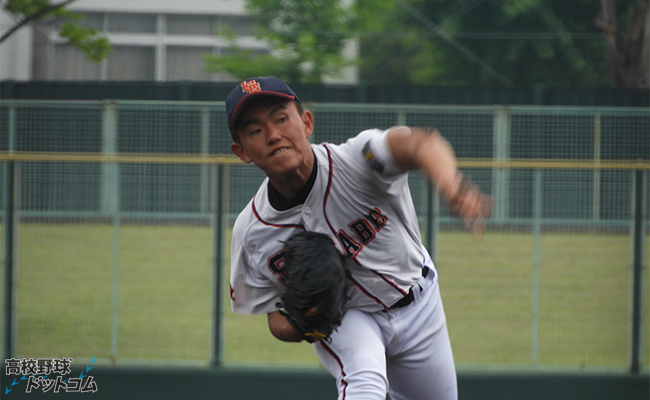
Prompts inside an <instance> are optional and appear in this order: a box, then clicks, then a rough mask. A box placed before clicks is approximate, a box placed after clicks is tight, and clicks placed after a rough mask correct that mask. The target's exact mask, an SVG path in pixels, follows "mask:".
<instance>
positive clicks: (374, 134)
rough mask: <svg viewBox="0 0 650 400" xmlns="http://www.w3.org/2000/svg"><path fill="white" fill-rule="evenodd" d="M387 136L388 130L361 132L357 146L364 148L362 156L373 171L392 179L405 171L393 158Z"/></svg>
mask: <svg viewBox="0 0 650 400" xmlns="http://www.w3.org/2000/svg"><path fill="white" fill-rule="evenodd" d="M387 134H388V130H385V131H380V130H378V129H372V130H369V131H364V132H361V133H360V134H359V135H358V137H357V139H358V140H359V144H357V146H359V145H361V146H362V147H361V154H363V159H364V160H365V162H366V163H368V165H369V166H370V168H371V169H373V170H375V171H376V172H377V173H379V174H380V175H382V176H384V177H386V178H391V177H395V176H397V175H401V174H403V173H405V171H403V170H402V169H401V168H400V167H399V166H398V165H397V162H395V158H393V153H392V152H391V150H390V147H389V146H388V140H387V139H386V135H387Z"/></svg>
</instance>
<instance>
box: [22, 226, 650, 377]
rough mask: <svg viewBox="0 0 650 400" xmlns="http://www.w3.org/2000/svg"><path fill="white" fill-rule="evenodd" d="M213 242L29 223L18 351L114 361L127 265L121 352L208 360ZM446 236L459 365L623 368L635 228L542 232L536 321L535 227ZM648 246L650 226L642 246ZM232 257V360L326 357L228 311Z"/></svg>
mask: <svg viewBox="0 0 650 400" xmlns="http://www.w3.org/2000/svg"><path fill="white" fill-rule="evenodd" d="M211 243H212V236H211V230H210V228H207V227H188V226H144V225H123V226H121V228H120V230H119V246H118V247H117V248H114V244H113V228H112V226H111V225H98V224H31V223H30V224H27V223H23V224H21V225H19V229H18V282H17V285H18V286H17V287H18V292H17V315H18V317H17V325H18V336H17V354H18V356H20V357H63V356H66V357H74V358H81V359H84V358H90V356H93V357H99V358H100V359H101V360H104V361H105V362H108V360H110V358H111V356H112V348H113V345H112V343H113V340H114V336H113V335H112V327H113V321H114V319H113V318H114V315H115V313H114V309H113V302H112V298H113V280H114V272H115V267H116V266H118V267H119V268H118V284H119V285H118V291H117V294H118V303H117V335H116V349H117V351H116V356H117V362H118V363H120V362H131V361H136V362H138V361H147V362H148V361H156V362H160V361H162V362H165V361H171V362H177V361H183V362H186V361H187V362H196V363H198V364H205V363H208V362H209V358H210V352H211V350H210V349H211V342H212V336H211V326H212V315H213V310H212V297H213V292H212V285H213V283H212V282H213V280H214V276H213V271H212V267H211V257H212V249H211ZM439 246H440V250H439V251H438V258H439V260H438V262H437V267H438V270H439V276H440V286H441V290H442V295H443V300H444V304H445V309H446V312H447V319H448V324H449V331H450V335H451V339H452V345H453V348H454V354H455V358H456V362H457V364H458V365H459V366H463V365H466V366H476V365H481V366H509V365H510V366H520V365H532V364H533V359H535V362H536V363H537V365H539V366H549V367H555V366H560V367H575V368H583V367H606V368H621V367H625V366H626V365H627V363H628V362H629V360H628V351H629V350H628V348H629V336H630V334H629V331H630V324H629V303H630V294H629V288H630V266H629V265H630V238H629V236H627V235H597V234H570V233H553V234H544V235H542V237H541V247H540V249H541V251H540V266H539V270H538V273H539V286H538V290H539V291H538V293H539V309H538V310H539V314H538V318H537V320H536V321H537V322H536V326H537V332H536V333H535V332H534V331H533V326H534V318H533V303H534V297H533V293H534V292H535V289H534V277H535V268H534V267H535V266H534V263H533V237H532V236H531V235H530V234H522V233H488V234H486V236H485V237H484V239H483V241H482V242H481V243H477V242H476V241H475V240H474V238H473V236H472V235H470V234H468V233H444V232H443V233H441V234H440V238H439ZM649 248H650V241H649V240H646V254H647V253H648V252H650V251H648V249H649ZM226 249H227V250H229V243H226ZM228 253H229V251H226V254H228ZM114 254H119V257H117V259H114V257H113V255H114ZM228 264H229V260H226V264H225V265H226V268H225V270H224V271H223V282H224V288H223V289H224V290H223V310H222V311H223V337H224V350H223V358H224V362H226V363H231V364H235V363H255V364H300V365H305V366H312V365H313V366H317V365H318V361H317V359H316V357H315V356H314V355H313V352H312V350H311V347H310V346H309V345H307V344H304V343H301V344H286V343H282V342H279V341H277V340H275V339H273V338H272V336H271V335H270V333H269V332H268V329H267V327H266V316H241V315H235V314H234V313H232V312H231V311H230V304H229V301H228V289H227V284H228V271H227V269H228V268H227V265H228ZM648 275H649V274H647V273H646V274H645V290H644V293H646V294H647V293H648V290H647V289H648V287H650V285H648V282H649V279H648ZM645 305H648V298H647V297H646V298H645ZM648 308H649V307H645V314H644V321H648V320H649V318H648ZM648 325H649V324H647V323H646V324H645V326H644V343H645V348H644V353H645V356H644V360H643V363H644V365H645V366H646V367H647V366H648V351H649V349H648V338H649V336H648ZM534 337H536V338H537V339H536V348H535V349H534V347H533V338H534ZM534 350H535V351H534Z"/></svg>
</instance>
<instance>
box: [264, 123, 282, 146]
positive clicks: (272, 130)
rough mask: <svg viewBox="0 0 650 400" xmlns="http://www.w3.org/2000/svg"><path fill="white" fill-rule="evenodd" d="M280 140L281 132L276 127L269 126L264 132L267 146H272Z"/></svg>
mask: <svg viewBox="0 0 650 400" xmlns="http://www.w3.org/2000/svg"><path fill="white" fill-rule="evenodd" d="M281 138H282V131H281V130H280V128H278V127H277V126H273V125H271V126H269V128H268V129H267V130H266V141H267V143H269V144H273V143H275V142H277V141H278V140H280V139H281Z"/></svg>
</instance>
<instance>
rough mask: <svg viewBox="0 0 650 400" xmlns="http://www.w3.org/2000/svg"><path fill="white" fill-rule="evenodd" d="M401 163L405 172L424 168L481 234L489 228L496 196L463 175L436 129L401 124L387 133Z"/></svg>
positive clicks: (448, 200)
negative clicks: (486, 227)
mask: <svg viewBox="0 0 650 400" xmlns="http://www.w3.org/2000/svg"><path fill="white" fill-rule="evenodd" d="M386 140H387V142H388V147H389V148H390V150H391V153H392V155H393V158H394V160H395V162H396V163H397V165H398V166H399V167H400V168H402V170H404V171H411V170H422V171H423V172H424V173H425V174H426V175H427V177H428V178H429V180H431V182H433V183H434V184H435V185H436V187H437V188H438V190H440V192H441V193H442V195H443V196H444V197H445V199H446V201H447V202H448V203H449V204H450V205H451V207H452V208H453V209H454V210H455V211H456V212H457V213H458V215H459V216H460V217H461V218H463V219H464V221H465V225H466V226H467V227H468V228H469V229H471V230H472V231H473V232H474V233H475V234H477V235H478V236H480V235H482V233H483V231H484V230H485V223H484V218H486V217H489V215H490V214H491V212H492V198H491V197H490V196H486V195H485V194H483V193H482V192H481V190H480V188H479V187H478V186H477V185H475V184H473V183H471V182H469V180H467V179H464V178H463V174H462V173H461V172H460V171H459V170H458V167H457V163H456V155H455V153H454V149H453V148H452V146H451V144H450V143H449V142H448V141H447V139H445V138H444V137H443V136H442V135H441V134H440V132H438V131H437V130H435V129H423V128H413V127H407V126H400V127H395V128H392V129H391V130H390V131H389V132H388V134H387V135H386Z"/></svg>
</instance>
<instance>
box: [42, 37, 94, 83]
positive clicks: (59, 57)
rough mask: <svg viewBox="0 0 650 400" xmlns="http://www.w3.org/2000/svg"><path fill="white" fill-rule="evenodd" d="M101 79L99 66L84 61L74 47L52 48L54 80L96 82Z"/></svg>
mask: <svg viewBox="0 0 650 400" xmlns="http://www.w3.org/2000/svg"><path fill="white" fill-rule="evenodd" d="M100 78H101V64H100V63H96V62H92V61H88V60H86V56H85V55H84V54H83V53H82V52H81V51H80V50H79V49H78V48H76V47H73V46H70V45H68V44H64V45H56V46H55V47H54V80H63V81H68V80H69V81H96V80H99V79H100Z"/></svg>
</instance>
